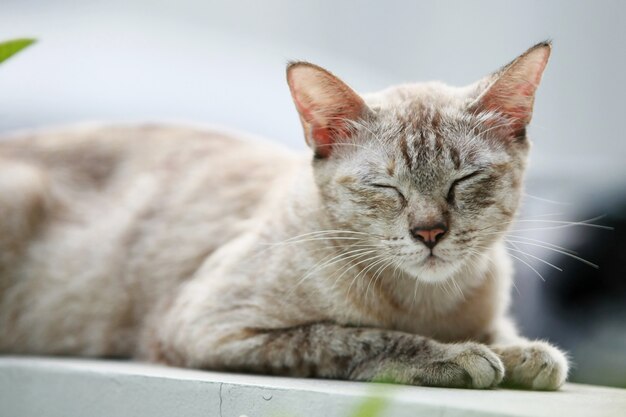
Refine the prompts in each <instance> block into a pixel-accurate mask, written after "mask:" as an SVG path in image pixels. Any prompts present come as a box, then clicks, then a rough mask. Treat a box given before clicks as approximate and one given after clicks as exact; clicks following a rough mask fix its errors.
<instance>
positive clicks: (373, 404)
mask: <svg viewBox="0 0 626 417" xmlns="http://www.w3.org/2000/svg"><path fill="white" fill-rule="evenodd" d="M388 401H389V400H388V399H387V398H384V397H379V396H376V397H373V396H372V397H369V398H367V399H366V400H365V401H363V402H362V403H361V404H359V406H358V407H357V409H356V411H355V412H354V413H353V414H352V415H351V416H350V417H382V415H383V414H382V411H383V409H384V408H385V407H386V405H387V402H388Z"/></svg>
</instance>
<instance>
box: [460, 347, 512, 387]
mask: <svg viewBox="0 0 626 417" xmlns="http://www.w3.org/2000/svg"><path fill="white" fill-rule="evenodd" d="M449 354H450V359H449V363H450V364H453V365H456V366H457V367H458V368H459V369H460V370H461V371H462V372H461V374H462V375H463V381H458V380H455V381H451V383H450V386H462V387H466V388H492V387H495V386H497V385H498V384H499V383H500V382H501V381H502V378H503V377H504V365H503V364H502V361H501V360H500V358H499V357H498V355H496V354H495V353H494V352H492V351H491V350H490V349H489V348H488V347H486V346H484V345H480V344H477V343H463V344H460V345H451V346H450V352H449Z"/></svg>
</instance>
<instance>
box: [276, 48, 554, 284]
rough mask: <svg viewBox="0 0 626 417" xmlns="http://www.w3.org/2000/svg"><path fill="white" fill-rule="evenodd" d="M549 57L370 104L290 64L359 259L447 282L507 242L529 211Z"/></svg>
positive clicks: (319, 170)
mask: <svg viewBox="0 0 626 417" xmlns="http://www.w3.org/2000/svg"><path fill="white" fill-rule="evenodd" d="M549 51H550V48H549V45H547V44H542V45H538V46H536V47H534V48H532V49H530V50H529V51H528V52H526V53H525V54H523V55H522V56H521V57H520V58H518V59H517V60H515V61H514V62H513V63H511V64H510V65H509V66H507V67H505V68H504V69H503V70H501V71H500V72H498V73H496V74H494V75H492V76H490V77H487V78H486V79H484V80H482V81H481V82H479V83H476V84H474V85H472V86H470V87H467V88H463V89H456V88H451V87H447V86H445V85H442V84H436V83H432V84H422V85H408V86H399V87H394V88H391V89H388V90H385V91H383V92H381V93H377V94H371V95H367V96H364V97H361V96H358V95H356V93H354V92H353V91H352V90H350V89H349V87H347V86H346V85H345V84H343V83H342V82H341V81H339V80H338V79H336V78H335V77H334V76H332V75H331V74H329V73H328V72H326V71H324V70H322V69H320V68H318V67H315V66H311V65H310V64H295V66H294V65H292V66H291V67H290V71H289V77H288V78H289V81H290V87H291V88H292V94H293V95H294V101H295V102H296V106H297V107H298V110H299V111H300V116H301V119H302V122H303V126H304V128H305V134H306V136H307V141H308V143H309V144H310V145H311V146H312V147H313V149H314V150H315V153H316V158H315V159H314V162H313V169H314V174H315V178H316V182H317V184H318V187H319V190H320V195H321V197H322V201H323V203H324V209H325V213H326V214H327V215H328V217H329V218H330V219H331V221H332V222H333V223H334V227H336V228H337V229H340V230H350V231H353V232H358V233H359V235H354V234H353V235H352V236H358V237H359V239H358V240H355V239H352V240H346V241H345V242H344V244H345V245H346V246H348V248H349V250H352V251H354V256H355V257H354V258H353V259H354V260H355V261H357V262H358V261H360V260H364V265H368V264H372V263H373V262H378V263H377V264H376V265H375V266H374V267H372V268H373V269H372V272H374V271H376V270H377V268H384V267H385V266H387V267H391V268H398V269H401V270H403V271H404V272H406V273H407V274H409V275H411V276H414V277H415V278H416V279H419V280H422V281H426V282H439V281H443V280H446V279H447V278H448V277H450V276H452V274H453V273H454V272H456V271H458V270H459V269H460V268H462V267H463V266H464V265H466V264H468V263H471V262H476V261H477V258H478V257H479V256H480V254H482V253H484V252H485V251H486V250H488V249H489V247H490V246H491V245H492V244H493V242H495V241H496V240H497V239H498V238H499V237H500V236H501V235H502V233H503V232H504V231H505V230H506V228H507V227H508V226H509V224H510V222H511V221H512V219H513V216H514V214H515V211H516V209H517V206H518V202H519V198H520V193H521V182H522V176H523V171H524V167H525V161H526V156H527V152H528V148H529V143H528V140H527V138H526V137H525V128H526V125H527V124H528V122H529V121H530V116H531V112H532V102H533V98H534V92H535V88H536V86H537V84H538V82H539V80H540V77H541V73H542V71H543V69H544V67H545V64H546V62H547V59H548V56H549ZM297 66H303V69H302V70H301V71H300V73H298V72H297V71H294V69H296V70H297ZM294 72H295V74H294ZM335 83H336V84H335ZM347 236H350V235H347ZM369 258H371V261H369V262H368V261H367V259H369ZM365 262H368V263H365Z"/></svg>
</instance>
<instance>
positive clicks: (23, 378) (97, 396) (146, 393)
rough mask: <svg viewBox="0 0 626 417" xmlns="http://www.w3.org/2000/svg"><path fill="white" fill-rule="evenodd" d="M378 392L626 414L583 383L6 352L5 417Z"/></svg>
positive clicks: (493, 407)
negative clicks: (393, 381)
mask: <svg viewBox="0 0 626 417" xmlns="http://www.w3.org/2000/svg"><path fill="white" fill-rule="evenodd" d="M372 397H374V398H380V399H382V401H380V402H378V403H377V404H378V406H379V407H382V412H381V413H380V416H392V417H405V416H406V417H408V416H411V417H415V416H428V417H430V416H445V417H454V416H546V417H547V416H549V417H558V416H568V417H577V416H581V417H583V416H584V417H590V416H593V417H598V416H602V417H604V416H607V417H608V416H616V417H617V416H625V415H626V390H620V389H613V388H602V387H594V386H586V385H576V384H568V385H567V386H566V387H565V388H564V389H563V390H562V391H560V392H528V391H510V390H492V391H474V390H460V389H441V388H422V387H406V386H388V385H378V384H364V383H353V382H343V381H326V380H305V379H295V378H275V377H263V376H252V375H237V374H223V373H216V372H204V371H195V370H187V369H177V368H167V367H161V366H155V365H148V364H141V363H134V362H122V361H99V360H82V359H56V358H54V359H53V358H25V357H11V356H5V357H0V416H3V417H4V416H7V417H22V416H23V417H27V416H28V417H31V416H37V417H56V416H58V417H74V416H76V417H99V416H103V417H104V416H106V417H112V416H133V417H143V416H146V417H148V416H149V417H160V416H181V417H192V416H202V417H212V416H215V417H239V416H241V415H246V416H248V417H281V416H284V417H305V416H306V417H308V416H311V417H353V416H355V411H356V410H358V408H359V406H361V405H363V403H364V402H366V401H368V400H369V401H370V402H372ZM367 415H368V416H370V414H367ZM372 416H373V414H372Z"/></svg>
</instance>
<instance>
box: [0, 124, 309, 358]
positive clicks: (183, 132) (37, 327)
mask: <svg viewBox="0 0 626 417" xmlns="http://www.w3.org/2000/svg"><path fill="white" fill-rule="evenodd" d="M300 161H301V157H300V156H298V155H297V154H295V153H292V152H290V151H288V150H285V149H282V148H280V147H278V146H277V145H274V144H271V143H266V142H262V141H261V142H259V141H255V140H250V139H247V138H242V137H238V136H237V135H233V134H225V133H221V132H216V131H208V130H202V129H197V128H188V127H178V126H163V125H143V126H81V127H70V128H62V129H54V130H43V131H37V132H27V133H23V134H18V135H11V136H10V137H6V138H4V139H1V140H0V212H2V213H3V215H2V217H1V218H0V236H1V237H0V322H1V323H0V324H2V325H3V327H4V328H11V329H13V334H15V335H16V337H17V335H21V337H22V338H25V337H26V338H28V339H29V341H24V340H23V341H22V342H20V343H21V345H22V347H23V348H24V350H26V351H32V352H38V351H42V348H41V346H40V345H39V344H40V342H41V341H43V340H51V339H53V338H52V337H50V338H49V337H46V336H45V335H43V334H39V333H38V331H41V332H48V331H55V332H56V333H58V334H69V335H72V334H76V333H77V332H80V330H78V329H76V328H74V327H73V326H81V323H84V322H85V320H84V316H85V315H87V316H89V315H92V316H93V314H95V313H93V312H96V311H100V312H103V311H106V312H107V314H106V315H104V316H98V317H95V316H94V317H93V320H92V322H91V325H92V326H94V328H95V329H98V330H97V331H96V332H95V333H94V334H95V335H96V336H93V337H96V339H97V338H98V337H99V336H98V334H99V333H98V332H104V333H106V331H105V330H103V328H104V327H106V326H107V325H110V323H111V322H120V323H122V325H121V327H124V326H127V327H128V331H129V334H132V333H133V332H134V331H135V326H136V320H139V319H138V317H142V316H144V315H145V314H146V312H147V310H149V309H150V308H152V307H154V306H155V305H157V304H158V301H159V299H161V298H163V295H164V294H168V293H171V292H172V291H173V290H174V289H175V288H176V286H177V285H178V284H179V283H180V282H181V281H184V280H186V279H188V278H189V277H190V276H191V275H192V274H193V273H194V271H195V270H197V269H198V268H199V266H200V265H201V264H202V262H203V261H204V260H205V259H206V258H207V257H209V256H210V255H211V254H212V252H214V251H215V250H216V249H218V248H219V247H220V246H222V245H224V244H225V243H227V242H228V241H230V240H232V239H234V238H236V237H237V236H238V235H239V234H241V233H242V232H244V231H245V230H246V228H247V227H248V225H249V224H250V223H251V222H252V223H253V222H254V221H255V218H256V217H258V216H262V214H263V211H264V210H265V211H267V210H268V208H267V207H268V206H271V205H272V204H273V203H272V201H270V200H271V199H276V198H280V196H276V195H275V193H271V192H269V191H270V190H272V189H284V188H285V187H283V186H282V184H281V183H282V182H284V181H288V179H289V178H290V177H291V176H292V174H293V173H294V172H296V171H298V170H299V169H300V166H301V162H300ZM34 300H36V301H34ZM68 300H74V303H73V304H72V303H68ZM76 300H80V302H76ZM68 308H69V309H72V311H71V312H70V311H67V309H68ZM90 312H92V313H90ZM111 314H114V315H118V316H119V317H117V316H116V317H105V316H108V315H111ZM10 317H20V320H19V321H10V320H9V321H8V322H7V321H6V320H8V318H10ZM42 317H43V318H44V319H42ZM67 317H77V320H76V321H75V322H73V321H72V320H69V319H67ZM78 317H83V318H81V319H78ZM46 318H47V319H46ZM61 318H63V320H64V322H63V326H65V327H67V328H63V329H61V328H59V325H60V324H59V323H60V322H59V321H58V320H60V319H61ZM48 319H49V320H48ZM42 322H43V323H42ZM98 323H100V325H98ZM93 337H91V339H90V341H89V342H87V340H83V341H82V343H84V346H82V345H81V341H80V340H79V341H76V343H77V345H72V343H73V342H72V343H70V342H67V341H62V340H61V341H59V345H58V346H50V347H49V348H48V347H46V348H45V350H44V352H50V351H52V352H65V351H67V352H77V351H83V349H86V348H87V346H90V347H92V348H93V346H97V348H94V349H96V350H97V352H95V353H97V354H101V353H102V352H109V353H110V352H113V353H126V351H127V346H128V345H129V344H132V343H131V342H130V341H128V344H126V343H125V345H124V346H114V347H111V346H102V345H100V344H99V343H98V342H97V341H96V342H94V340H93ZM0 339H2V338H0ZM131 339H132V338H131ZM16 340H17V339H16ZM54 340H56V339H54ZM128 340H130V339H128ZM0 342H3V343H0V350H2V345H3V344H4V345H5V348H7V346H11V345H13V344H12V343H13V342H15V340H13V342H11V341H9V340H4V341H3V340H0ZM67 343H70V345H72V346H70V345H67ZM103 343H104V342H103ZM13 346H15V345H13ZM85 353H89V352H85Z"/></svg>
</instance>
